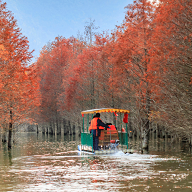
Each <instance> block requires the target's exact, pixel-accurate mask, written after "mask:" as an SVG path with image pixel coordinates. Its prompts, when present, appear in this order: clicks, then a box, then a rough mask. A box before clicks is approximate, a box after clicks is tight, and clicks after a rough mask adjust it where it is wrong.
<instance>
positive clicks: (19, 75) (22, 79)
mask: <svg viewBox="0 0 192 192" xmlns="http://www.w3.org/2000/svg"><path fill="white" fill-rule="evenodd" d="M0 26H1V30H0V49H1V50H2V51H1V54H0V63H1V70H0V75H1V82H0V86H1V91H0V95H1V99H0V110H1V119H0V122H1V125H2V127H3V126H6V125H8V130H9V135H8V147H9V148H11V138H12V130H13V125H16V123H20V122H21V121H24V120H25V121H26V118H28V117H29V113H30V112H31V109H34V106H37V105H38V101H37V99H36V98H38V95H37V90H38V81H37V78H34V75H33V74H34V73H35V70H33V69H34V67H27V64H28V62H29V61H30V59H31V58H32V54H31V52H29V51H28V49H29V45H28V40H27V38H26V37H25V36H22V34H21V32H20V29H19V28H18V26H17V22H16V20H15V19H14V17H13V16H12V13H11V12H10V11H8V10H7V9H6V3H2V2H1V1H0Z"/></svg>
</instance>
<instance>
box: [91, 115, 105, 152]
mask: <svg viewBox="0 0 192 192" xmlns="http://www.w3.org/2000/svg"><path fill="white" fill-rule="evenodd" d="M104 127H105V128H109V126H108V125H107V124H105V123H103V122H102V121H101V119H100V113H96V115H95V116H94V117H93V119H92V120H91V125H90V127H89V131H91V133H92V134H93V149H94V150H98V144H99V136H100V133H101V129H104Z"/></svg>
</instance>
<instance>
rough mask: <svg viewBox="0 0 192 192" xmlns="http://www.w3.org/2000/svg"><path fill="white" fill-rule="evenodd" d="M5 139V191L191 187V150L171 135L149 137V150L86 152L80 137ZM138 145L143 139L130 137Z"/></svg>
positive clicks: (0, 154) (1, 149)
mask: <svg viewBox="0 0 192 192" xmlns="http://www.w3.org/2000/svg"><path fill="white" fill-rule="evenodd" d="M14 141H15V144H14V146H13V148H12V149H11V151H8V150H7V147H5V146H4V145H2V144H0V191H16V192H23V191H24V192H25V191H26V192H29V191H30V192H31V191H57V192H60V191H141V192H143V191H150V192H154V191H155V192H158V191H163V192H166V191H182V192H183V191H184V192H185V191H186V192H188V191H190V192H191V191H192V153H191V151H190V148H187V147H186V146H185V145H183V146H182V145H180V144H171V143H170V141H169V140H167V141H166V142H165V141H164V139H161V140H160V139H159V140H158V142H155V141H154V140H152V141H150V148H149V149H150V150H149V153H148V154H141V153H139V152H135V153H133V154H124V153H120V152H119V153H116V154H113V155H100V156H93V155H83V154H79V153H78V151H77V145H78V144H79V142H80V141H79V138H78V137H77V136H76V138H75V137H65V138H64V137H62V138H61V137H57V138H56V137H51V136H43V135H41V134H39V135H38V137H37V135H36V134H35V133H20V134H16V135H15V140H14ZM129 146H130V147H132V148H135V149H136V150H138V148H139V146H140V142H137V141H136V140H130V141H129Z"/></svg>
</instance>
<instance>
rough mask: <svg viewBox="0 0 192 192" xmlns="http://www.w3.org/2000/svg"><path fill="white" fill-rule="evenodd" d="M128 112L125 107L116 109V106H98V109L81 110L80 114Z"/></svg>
mask: <svg viewBox="0 0 192 192" xmlns="http://www.w3.org/2000/svg"><path fill="white" fill-rule="evenodd" d="M113 112H115V113H130V111H129V110H126V109H116V108H100V109H90V110H85V111H81V114H91V113H113Z"/></svg>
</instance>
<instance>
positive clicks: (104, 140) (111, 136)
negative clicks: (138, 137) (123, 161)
mask: <svg viewBox="0 0 192 192" xmlns="http://www.w3.org/2000/svg"><path fill="white" fill-rule="evenodd" d="M94 113H100V114H101V120H102V119H103V116H104V115H106V116H107V117H108V118H109V119H110V121H112V120H113V122H114V124H115V127H116V130H101V135H100V137H99V145H98V146H99V150H95V151H94V149H93V135H92V133H90V131H89V125H90V121H91V119H92V118H93V115H94ZM103 113H107V114H103ZM129 113H130V111H129V110H125V109H115V108H101V109H90V110H86V111H82V112H81V114H82V117H83V130H82V132H81V144H80V145H78V150H79V151H80V152H81V153H87V154H94V155H100V154H112V153H117V152H119V151H122V152H124V153H133V150H132V149H129V148H128V114H129ZM90 117H91V119H90ZM85 119H86V121H87V122H86V123H85Z"/></svg>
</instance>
